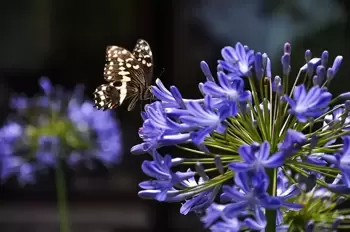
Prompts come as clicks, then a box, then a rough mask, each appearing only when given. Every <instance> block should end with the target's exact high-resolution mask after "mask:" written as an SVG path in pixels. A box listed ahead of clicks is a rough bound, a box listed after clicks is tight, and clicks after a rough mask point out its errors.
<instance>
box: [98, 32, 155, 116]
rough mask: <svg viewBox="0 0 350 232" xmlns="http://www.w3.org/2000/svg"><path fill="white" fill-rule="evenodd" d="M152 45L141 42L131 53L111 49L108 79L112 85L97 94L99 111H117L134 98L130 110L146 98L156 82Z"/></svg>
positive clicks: (106, 67)
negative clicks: (126, 100)
mask: <svg viewBox="0 0 350 232" xmlns="http://www.w3.org/2000/svg"><path fill="white" fill-rule="evenodd" d="M152 62H153V61H152V51H151V48H150V46H149V44H148V43H147V42H146V41H145V40H142V39H139V40H138V41H137V43H136V45H135V48H134V50H133V52H132V53H131V52H130V51H128V50H127V49H125V48H122V47H118V46H108V47H107V49H106V64H105V68H104V79H105V80H106V81H107V82H109V83H106V84H102V85H100V86H98V87H97V88H96V90H95V92H94V100H95V106H96V107H97V108H98V109H103V110H105V109H113V108H115V107H117V106H119V105H121V104H122V103H123V101H124V100H125V99H131V102H130V105H129V107H128V110H131V109H132V108H133V106H134V105H135V103H136V101H137V100H140V99H144V94H145V92H146V91H148V89H149V85H150V84H151V80H152V72H153V63H152Z"/></svg>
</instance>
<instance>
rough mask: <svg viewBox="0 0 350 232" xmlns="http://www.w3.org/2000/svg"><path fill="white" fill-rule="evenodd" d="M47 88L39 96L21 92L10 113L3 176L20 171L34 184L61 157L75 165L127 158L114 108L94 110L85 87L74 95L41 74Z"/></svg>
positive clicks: (5, 131)
mask: <svg viewBox="0 0 350 232" xmlns="http://www.w3.org/2000/svg"><path fill="white" fill-rule="evenodd" d="M39 83H40V86H41V88H42V90H43V92H44V94H43V95H39V96H37V97H33V98H27V97H24V96H15V97H14V98H13V99H12V100H11V102H10V103H11V104H10V105H11V107H12V108H13V110H14V111H15V112H16V113H17V115H16V116H15V117H14V116H9V119H8V121H7V123H6V124H5V125H4V126H3V127H2V128H1V129H0V130H1V131H2V133H1V135H0V141H1V142H0V147H1V150H2V152H1V153H0V163H1V179H2V180H6V179H7V178H9V177H10V176H12V175H17V177H18V179H19V181H20V182H33V181H34V180H35V178H34V174H35V172H36V171H40V170H42V169H43V168H46V167H52V168H55V167H56V166H57V164H58V163H59V162H61V161H64V162H66V163H67V164H68V165H70V166H76V165H77V164H78V163H81V162H82V163H83V162H91V160H95V159H97V160H100V161H102V163H104V164H105V165H107V166H108V165H110V164H117V163H119V162H120V160H121V152H122V150H121V135H120V131H119V126H118V123H117V121H116V120H115V119H114V117H113V114H112V113H111V112H102V111H98V110H96V109H94V107H93V103H92V102H90V101H87V100H84V94H83V93H84V92H83V91H84V89H83V87H82V86H79V85H78V86H77V87H76V88H75V90H74V92H72V93H69V92H67V91H64V90H63V88H60V87H55V86H53V85H52V84H51V82H50V81H49V79H47V78H41V79H40V82H39Z"/></svg>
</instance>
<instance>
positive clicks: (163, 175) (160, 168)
mask: <svg viewBox="0 0 350 232" xmlns="http://www.w3.org/2000/svg"><path fill="white" fill-rule="evenodd" d="M153 159H154V160H153V161H148V160H146V161H144V162H143V163H142V170H143V172H144V173H145V174H147V175H148V176H150V177H153V178H156V180H149V181H144V182H141V183H140V184H139V186H140V187H141V188H143V189H145V190H142V191H140V192H139V196H141V197H142V196H143V195H147V191H148V190H158V191H160V192H159V193H157V194H156V195H155V199H156V200H158V201H165V200H166V197H167V193H168V191H169V190H173V187H174V185H175V184H178V183H180V182H181V181H183V180H186V179H188V178H191V177H193V176H194V173H193V172H176V173H174V172H172V170H171V168H172V167H173V166H176V165H178V164H180V163H181V162H182V161H183V160H182V159H171V157H170V156H169V155H166V156H165V157H164V158H163V157H162V156H161V155H160V154H159V153H158V152H156V151H155V152H154V153H153Z"/></svg>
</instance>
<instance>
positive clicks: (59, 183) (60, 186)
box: [56, 162, 70, 232]
mask: <svg viewBox="0 0 350 232" xmlns="http://www.w3.org/2000/svg"><path fill="white" fill-rule="evenodd" d="M57 163H58V164H57V168H56V191H57V207H58V213H59V220H60V232H69V231H70V229H69V222H68V207H67V192H66V181H65V178H64V170H63V168H62V164H61V163H60V162H57Z"/></svg>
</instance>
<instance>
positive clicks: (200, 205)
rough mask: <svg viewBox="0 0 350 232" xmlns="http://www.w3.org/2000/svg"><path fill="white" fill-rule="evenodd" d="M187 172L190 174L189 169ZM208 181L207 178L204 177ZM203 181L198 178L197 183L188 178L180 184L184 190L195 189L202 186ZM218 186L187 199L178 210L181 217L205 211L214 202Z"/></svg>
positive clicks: (192, 178)
mask: <svg viewBox="0 0 350 232" xmlns="http://www.w3.org/2000/svg"><path fill="white" fill-rule="evenodd" d="M187 172H189V173H191V169H188V170H187ZM206 178H207V179H209V178H208V177H206ZM204 182H205V181H204V179H203V178H202V177H200V178H199V180H198V183H197V181H196V180H195V178H194V177H191V178H188V179H187V180H184V181H182V182H181V184H182V185H183V186H184V187H185V188H191V187H196V186H198V185H201V184H203V183H204ZM220 188H221V186H220V185H217V186H215V187H214V188H212V189H209V190H206V191H204V192H201V193H199V194H197V195H195V196H193V197H192V198H190V199H187V200H186V201H185V203H184V204H182V206H181V208H180V213H181V214H183V215H186V214H188V213H189V212H197V213H201V212H203V211H204V210H206V209H207V208H208V207H209V206H210V205H211V204H212V203H213V201H214V199H215V197H216V195H217V193H218V191H219V189H220Z"/></svg>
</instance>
